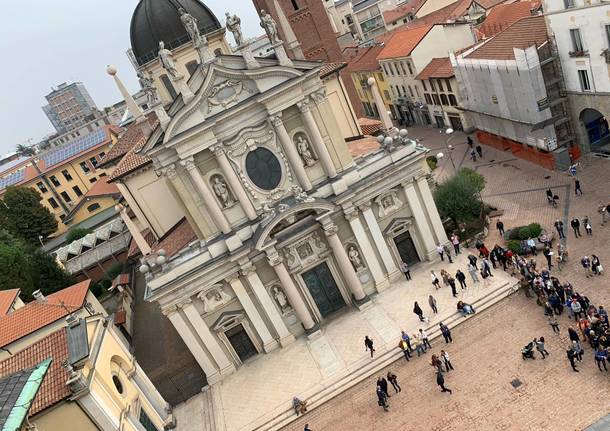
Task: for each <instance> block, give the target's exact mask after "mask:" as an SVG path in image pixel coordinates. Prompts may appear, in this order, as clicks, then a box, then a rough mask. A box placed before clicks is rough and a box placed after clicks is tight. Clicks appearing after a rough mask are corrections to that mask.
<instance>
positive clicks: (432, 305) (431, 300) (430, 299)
mask: <svg viewBox="0 0 610 431" xmlns="http://www.w3.org/2000/svg"><path fill="white" fill-rule="evenodd" d="M428 304H429V305H430V308H431V309H432V312H433V313H434V314H438V308H437V307H436V299H435V298H434V296H432V295H430V296H428Z"/></svg>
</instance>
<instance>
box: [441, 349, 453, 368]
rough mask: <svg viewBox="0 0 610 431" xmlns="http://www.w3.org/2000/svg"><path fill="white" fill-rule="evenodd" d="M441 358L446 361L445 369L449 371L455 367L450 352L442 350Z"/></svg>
mask: <svg viewBox="0 0 610 431" xmlns="http://www.w3.org/2000/svg"><path fill="white" fill-rule="evenodd" d="M441 359H442V360H443V362H444V363H445V369H446V370H447V372H449V370H453V369H454V368H453V364H451V358H449V353H447V352H445V351H444V350H441Z"/></svg>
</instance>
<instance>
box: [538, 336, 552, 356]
mask: <svg viewBox="0 0 610 431" xmlns="http://www.w3.org/2000/svg"><path fill="white" fill-rule="evenodd" d="M534 344H536V350H538V353H540V354H541V355H542V359H546V356H545V354H546V355H548V354H549V352H547V351H546V349H545V348H544V337H540V338H538V339H535V338H534Z"/></svg>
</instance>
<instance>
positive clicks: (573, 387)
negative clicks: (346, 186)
mask: <svg viewBox="0 0 610 431" xmlns="http://www.w3.org/2000/svg"><path fill="white" fill-rule="evenodd" d="M409 132H410V136H411V137H418V138H419V137H422V138H423V140H422V144H424V145H425V146H427V147H428V148H430V149H431V154H436V153H438V152H439V151H442V152H444V153H446V152H447V150H446V143H445V140H444V138H445V137H443V136H442V135H440V134H439V132H438V130H437V129H429V128H426V129H424V128H411V129H409ZM473 139H475V138H474V135H473ZM465 141H466V138H465V135H463V134H460V133H456V134H455V137H452V140H451V144H452V145H454V147H455V149H454V150H453V153H452V158H453V162H454V163H455V165H456V167H457V168H458V169H459V167H462V166H466V167H470V168H474V169H476V170H477V171H478V172H480V173H482V174H483V175H484V176H485V178H486V180H487V185H486V188H485V190H484V192H483V199H484V201H485V202H486V203H488V204H491V205H493V206H496V207H498V208H500V209H503V210H504V211H505V213H504V215H502V217H501V219H502V220H503V222H504V225H505V228H506V229H508V228H511V227H514V226H518V225H524V224H528V223H531V222H538V223H540V224H541V225H542V226H543V227H544V228H546V229H547V230H549V231H552V230H553V222H554V221H555V220H556V219H562V220H563V221H564V224H565V225H566V226H565V232H566V234H567V235H568V238H567V241H566V244H567V247H568V251H569V252H570V256H571V258H570V261H569V262H568V263H567V265H566V267H564V268H563V270H562V271H561V272H559V271H558V270H557V269H556V268H554V269H553V273H555V274H556V275H557V276H558V277H559V278H560V279H561V280H568V281H570V282H571V283H572V284H573V285H574V286H575V287H576V289H577V290H578V291H581V292H584V293H585V294H586V295H587V296H588V297H589V298H590V299H591V300H592V301H593V302H594V303H597V304H606V306H610V284H609V282H608V275H604V276H601V277H596V278H588V279H587V278H585V275H584V273H583V272H582V269H581V267H580V263H579V261H580V258H581V257H582V256H583V255H584V254H587V255H590V254H591V253H595V254H597V255H598V256H599V258H600V260H601V262H602V264H603V265H604V266H606V265H608V268H610V247H608V244H609V240H610V223H607V224H606V226H602V225H601V217H600V215H599V214H598V213H597V206H598V204H599V202H600V201H601V200H603V201H605V202H606V203H609V202H610V187H609V185H610V162H608V161H606V160H601V159H590V160H588V161H587V162H586V163H583V164H584V166H580V167H579V173H578V177H579V179H580V182H581V185H582V189H583V191H584V195H583V196H575V195H574V187H573V179H572V178H571V177H570V176H569V175H567V174H566V173H564V172H550V171H547V170H544V169H542V168H539V167H537V166H535V165H532V164H530V163H528V162H525V161H522V160H519V159H516V158H515V157H514V155H512V154H511V153H506V152H501V151H497V150H495V149H492V148H489V147H486V146H483V160H479V161H477V162H476V163H473V162H472V161H470V160H469V158H468V154H467V151H468V146H467V145H466V143H465ZM475 141H476V139H475ZM452 173H453V167H452V166H451V163H450V161H449V159H448V158H444V159H442V160H441V164H440V166H439V168H438V169H437V170H436V171H435V176H436V177H437V180H439V181H442V179H443V178H445V177H446V176H448V175H451V174H452ZM547 187H551V188H552V189H553V191H555V192H556V194H558V195H559V197H560V205H559V206H558V208H553V207H551V206H550V205H548V203H547V201H546V196H545V193H544V192H545V190H546V188H547ZM586 215H588V216H589V217H590V218H591V221H592V225H593V236H592V237H583V238H578V239H577V238H575V237H574V235H573V233H572V230H571V229H570V227H569V220H571V219H572V218H573V217H578V218H582V217H584V216H586ZM583 232H584V230H583ZM501 241H502V240H501V238H500V236H499V235H498V233H497V231H496V230H495V219H493V220H492V229H491V232H490V235H489V237H488V239H487V244H488V246H489V247H490V248H491V247H493V245H494V243H496V242H498V243H501ZM539 258H540V261H539V263H540V265H543V260H544V259H543V258H542V257H541V256H539ZM560 323H561V327H562V334H561V336H560V337H557V336H554V335H553V333H552V331H551V330H550V327H548V325H547V323H546V320H545V319H544V316H543V315H542V311H541V310H540V309H539V308H538V307H537V306H536V305H535V303H534V302H532V301H531V300H526V298H524V297H523V296H522V295H520V294H519V295H516V296H515V295H514V296H513V297H511V298H510V299H506V300H504V301H502V302H500V303H499V304H497V305H496V306H494V307H492V308H490V309H488V310H486V311H485V312H484V313H481V315H478V316H476V317H475V318H474V319H471V320H470V321H468V322H465V323H464V324H462V325H460V326H459V327H458V328H456V329H454V331H453V334H454V339H455V343H454V344H453V345H451V346H450V347H449V348H450V350H449V352H450V353H451V356H452V362H453V363H454V365H455V367H456V371H455V372H451V373H450V374H449V376H448V377H447V379H446V386H447V387H449V388H451V389H454V390H455V392H454V394H453V395H447V394H445V393H441V392H440V391H439V389H438V387H437V386H436V382H435V379H434V374H433V372H432V367H431V366H430V365H429V362H428V361H429V359H428V358H427V359H426V360H424V359H423V358H421V359H420V360H418V361H412V362H411V363H409V364H406V363H403V362H401V361H398V362H396V363H395V364H394V365H392V366H391V367H390V369H391V370H392V371H393V372H395V373H396V374H397V375H398V377H399V381H400V382H401V384H402V387H403V392H402V393H400V394H399V395H398V396H395V397H394V396H393V397H392V398H390V406H391V407H390V412H389V413H384V412H383V410H381V408H380V407H378V406H377V404H376V397H375V392H374V389H375V387H374V382H375V378H374V377H371V378H369V379H367V380H365V381H363V382H362V383H360V384H358V385H356V386H354V387H353V388H351V389H349V390H348V391H346V392H344V393H342V394H341V395H339V396H338V397H336V398H334V399H333V400H332V401H330V402H328V403H326V404H325V405H323V406H321V407H319V408H317V409H315V410H312V411H311V412H309V413H308V414H307V415H306V416H305V417H303V418H302V419H300V420H298V421H296V422H295V423H293V424H292V425H291V426H290V427H287V428H286V429H287V430H299V429H303V424H304V423H306V422H308V423H309V426H310V428H311V429H313V430H314V431H318V430H337V431H340V430H353V429H383V430H394V429H401V430H421V429H430V430H464V429H476V430H513V429H514V430H556V429H562V430H580V429H583V428H585V427H586V426H588V425H590V424H591V423H593V422H595V421H597V420H598V419H599V418H601V417H602V416H604V415H606V414H608V412H610V399H609V398H608V396H607V393H608V392H607V385H608V381H607V380H608V378H609V376H608V374H606V373H600V372H599V371H598V370H597V368H596V366H595V363H594V361H593V358H592V353H591V351H590V349H587V350H586V355H585V360H584V362H583V365H582V366H581V367H580V369H581V372H580V373H574V372H572V371H571V370H570V368H569V364H568V362H567V359H566V356H565V346H566V344H567V340H566V337H565V335H566V334H565V333H566V328H567V325H568V324H569V322H568V321H567V320H566V318H565V317H563V318H562V320H561V322H560ZM541 335H544V336H545V338H546V339H547V345H548V347H547V350H549V351H550V352H551V356H550V357H549V358H548V359H547V360H545V361H542V360H540V358H538V359H537V360H536V361H526V362H524V361H523V360H522V359H521V357H520V353H519V351H520V349H521V347H522V346H523V345H525V344H526V343H527V342H528V341H529V340H530V339H531V338H533V337H536V336H541ZM443 347H444V343H442V341H439V340H437V341H436V343H435V345H434V351H437V352H438V351H440V349H441V348H443ZM514 379H519V380H520V381H521V382H522V383H523V384H522V385H521V386H519V387H518V388H514V387H513V386H512V385H511V384H510V382H511V381H512V380H514Z"/></svg>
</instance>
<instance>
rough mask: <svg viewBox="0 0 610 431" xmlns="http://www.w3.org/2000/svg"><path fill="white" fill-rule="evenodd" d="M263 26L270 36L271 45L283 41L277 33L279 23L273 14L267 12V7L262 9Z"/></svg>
mask: <svg viewBox="0 0 610 431" xmlns="http://www.w3.org/2000/svg"><path fill="white" fill-rule="evenodd" d="M261 27H262V28H263V29H264V30H265V33H267V36H269V41H270V42H271V45H275V44H279V43H282V41H281V40H280V38H279V35H278V33H277V24H276V23H275V20H274V19H273V17H272V16H271V15H269V14H268V13H267V12H265V9H261Z"/></svg>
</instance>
